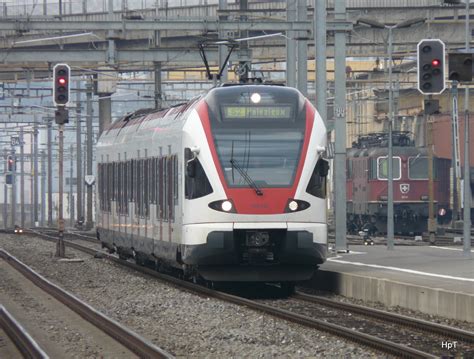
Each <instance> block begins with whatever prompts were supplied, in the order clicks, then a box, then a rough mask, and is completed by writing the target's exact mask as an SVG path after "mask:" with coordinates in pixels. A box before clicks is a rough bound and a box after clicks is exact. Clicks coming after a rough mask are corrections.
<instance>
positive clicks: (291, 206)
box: [288, 201, 298, 212]
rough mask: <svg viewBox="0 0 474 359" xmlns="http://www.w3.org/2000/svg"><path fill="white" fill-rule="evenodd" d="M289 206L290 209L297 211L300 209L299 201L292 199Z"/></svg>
mask: <svg viewBox="0 0 474 359" xmlns="http://www.w3.org/2000/svg"><path fill="white" fill-rule="evenodd" d="M288 208H289V209H290V211H293V212H294V211H296V210H297V209H298V202H296V201H290V203H288Z"/></svg>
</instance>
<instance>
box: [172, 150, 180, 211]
mask: <svg viewBox="0 0 474 359" xmlns="http://www.w3.org/2000/svg"><path fill="white" fill-rule="evenodd" d="M173 175H174V179H173V183H174V189H173V191H174V204H175V205H177V204H178V192H179V190H178V189H179V186H178V156H177V155H173Z"/></svg>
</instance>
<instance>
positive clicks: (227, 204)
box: [221, 201, 233, 212]
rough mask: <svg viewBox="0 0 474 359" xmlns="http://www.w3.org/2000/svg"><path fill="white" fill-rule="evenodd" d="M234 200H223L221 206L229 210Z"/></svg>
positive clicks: (224, 209)
mask: <svg viewBox="0 0 474 359" xmlns="http://www.w3.org/2000/svg"><path fill="white" fill-rule="evenodd" d="M232 207H233V206H232V202H231V201H223V202H222V204H221V208H222V210H223V211H224V212H229V211H230V210H231V209H232Z"/></svg>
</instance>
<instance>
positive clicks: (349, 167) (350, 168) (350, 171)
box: [346, 160, 353, 179]
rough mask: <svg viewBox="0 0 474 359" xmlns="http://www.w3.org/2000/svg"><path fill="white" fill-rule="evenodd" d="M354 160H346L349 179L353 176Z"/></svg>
mask: <svg viewBox="0 0 474 359" xmlns="http://www.w3.org/2000/svg"><path fill="white" fill-rule="evenodd" d="M352 163H353V161H352V160H347V161H346V169H347V179H351V178H352Z"/></svg>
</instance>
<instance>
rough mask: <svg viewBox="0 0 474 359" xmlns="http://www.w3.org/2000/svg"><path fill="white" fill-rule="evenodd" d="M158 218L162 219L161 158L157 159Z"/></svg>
mask: <svg viewBox="0 0 474 359" xmlns="http://www.w3.org/2000/svg"><path fill="white" fill-rule="evenodd" d="M157 182H158V210H157V216H158V218H160V219H161V218H163V157H160V158H159V159H158V181H157Z"/></svg>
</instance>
